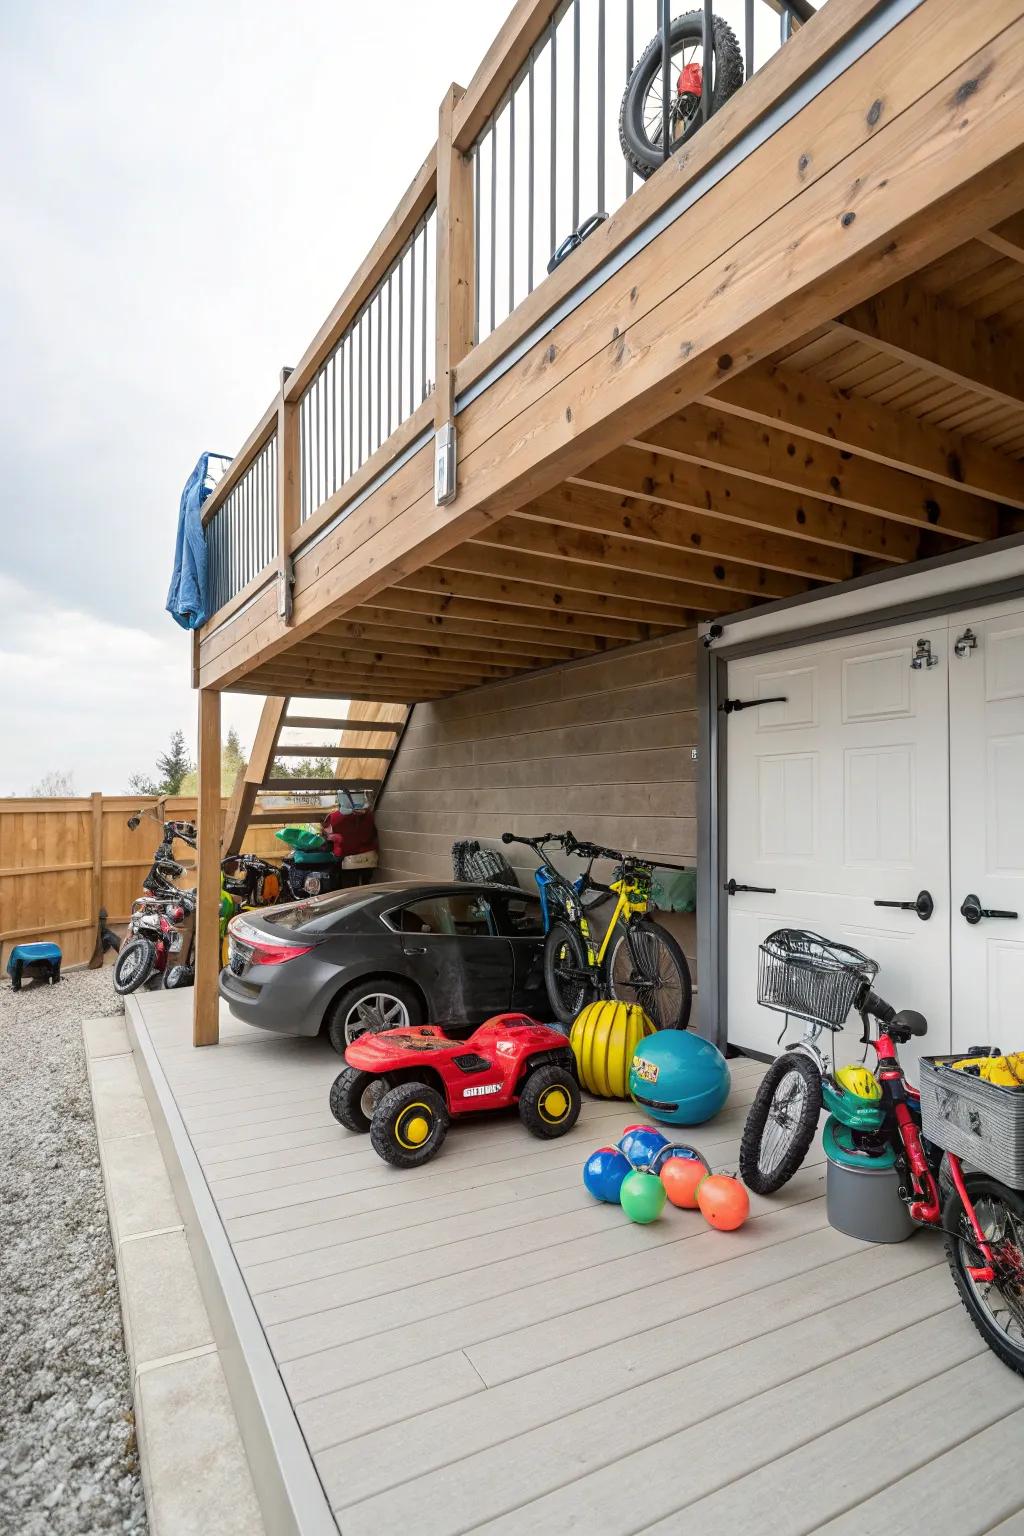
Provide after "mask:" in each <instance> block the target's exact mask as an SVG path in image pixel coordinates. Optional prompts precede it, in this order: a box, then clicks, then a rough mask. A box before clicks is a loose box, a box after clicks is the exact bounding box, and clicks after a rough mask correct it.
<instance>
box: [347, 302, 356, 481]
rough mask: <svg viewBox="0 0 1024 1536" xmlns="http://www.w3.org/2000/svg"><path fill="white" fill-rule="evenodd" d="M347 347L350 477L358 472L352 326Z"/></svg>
mask: <svg viewBox="0 0 1024 1536" xmlns="http://www.w3.org/2000/svg"><path fill="white" fill-rule="evenodd" d="M346 345H347V347H348V472H349V474H350V475H354V474H355V471H356V453H355V446H356V445H355V438H354V436H353V432H352V425H353V422H354V421H355V410H356V392H355V382H354V370H353V364H352V358H353V353H354V352H355V340H354V338H353V335H352V328H351V326H350V327H349V332H348V336H347V338H346Z"/></svg>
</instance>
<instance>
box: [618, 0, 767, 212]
mask: <svg viewBox="0 0 1024 1536" xmlns="http://www.w3.org/2000/svg"><path fill="white" fill-rule="evenodd" d="M751 4H753V0H751ZM632 73H633V0H626V79H627V80H628V79H629V77H630V75H631V74H632ZM632 192H633V167H632V166H631V165H630V163H629V161H628V160H627V161H626V196H627V197H630V196H632Z"/></svg>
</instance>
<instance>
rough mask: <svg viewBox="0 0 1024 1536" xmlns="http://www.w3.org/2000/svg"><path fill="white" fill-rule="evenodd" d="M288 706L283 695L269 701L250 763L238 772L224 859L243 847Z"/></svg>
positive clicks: (226, 829) (225, 836)
mask: <svg viewBox="0 0 1024 1536" xmlns="http://www.w3.org/2000/svg"><path fill="white" fill-rule="evenodd" d="M287 707H288V699H287V697H280V696H279V697H276V698H272V699H267V701H266V703H265V704H264V706H263V713H262V715H260V723H259V726H258V728H257V730H256V740H255V741H254V742H253V744H252V751H251V752H250V753H249V761H248V763H247V765H246V766H245V767H244V768H242V769H240V770H239V774H238V778H237V779H236V780H235V787H234V789H233V790H232V791H231V799H230V801H229V802H228V810H227V816H226V817H225V819H224V839H223V844H222V848H221V857H222V858H227V856H228V854H229V853H238V851H239V849H240V848H241V846H242V839H243V838H244V837H245V830H246V827H247V826H248V825H249V818H250V817H251V815H252V813H253V808H254V806H255V804H256V795H257V792H258V790H259V788H260V785H261V784H263V783H265V781H266V780H267V778H268V777H269V775H270V769H271V766H272V764H273V761H274V752H275V749H276V747H277V738H278V737H279V736H280V734H281V726H282V724H283V722H284V712H285V710H286V708H287Z"/></svg>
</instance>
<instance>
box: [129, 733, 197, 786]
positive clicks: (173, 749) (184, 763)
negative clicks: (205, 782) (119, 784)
mask: <svg viewBox="0 0 1024 1536" xmlns="http://www.w3.org/2000/svg"><path fill="white" fill-rule="evenodd" d="M156 771H157V775H158V776H157V777H156V778H150V777H149V775H148V774H144V773H133V774H132V776H131V778H130V779H129V780H128V788H129V790H130V791H131V793H132V794H135V795H180V794H182V792H183V789H182V786H183V784H184V781H185V779H186V777H187V776H188V775H189V774H190V773H192V771H193V765H192V760H191V758H190V757H189V755H188V749H187V748H186V746H185V733H184V732H183V731H174V732H172V734H171V744H170V746H169V747H168V749H167V751H166V752H161V754H160V756H159V757H158V758H157V760H156Z"/></svg>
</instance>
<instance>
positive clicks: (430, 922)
mask: <svg viewBox="0 0 1024 1536" xmlns="http://www.w3.org/2000/svg"><path fill="white" fill-rule="evenodd" d="M388 920H389V922H390V923H391V925H392V927H393V928H397V929H398V931H399V933H434V934H447V935H448V936H449V937H453V938H459V939H464V938H475V937H478V936H479V937H484V938H487V937H489V936H490V935H492V934H496V933H497V931H498V929H497V925H496V923H495V921H494V914H493V913H492V911H491V905H490V902H488V901H487V900H485V898H484V897H483V896H480V895H477V894H476V893H475V892H472V891H471V892H468V893H467V894H466V895H462V894H459V895H453V896H431V897H428V898H427V899H426V900H425V901H413V902H410V903H409V905H408V906H407V907H400V908H399V910H398V911H397V912H392V913H391V914H390V916H389V919H388Z"/></svg>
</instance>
